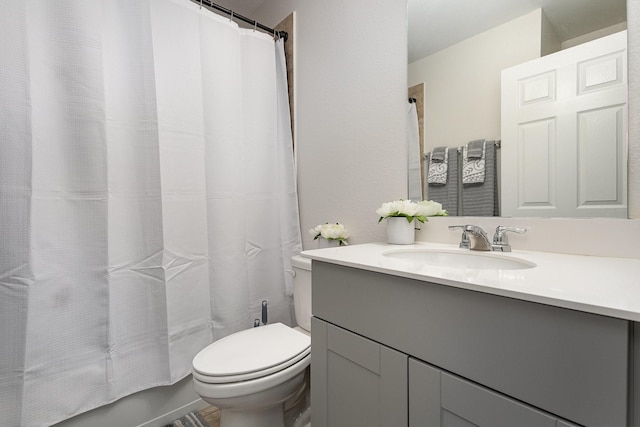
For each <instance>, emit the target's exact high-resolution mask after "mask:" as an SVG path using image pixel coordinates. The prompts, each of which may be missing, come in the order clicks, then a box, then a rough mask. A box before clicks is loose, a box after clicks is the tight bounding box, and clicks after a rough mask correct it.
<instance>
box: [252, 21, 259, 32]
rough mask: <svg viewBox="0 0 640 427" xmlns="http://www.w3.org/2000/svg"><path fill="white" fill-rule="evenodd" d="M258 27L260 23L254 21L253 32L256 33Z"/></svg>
mask: <svg viewBox="0 0 640 427" xmlns="http://www.w3.org/2000/svg"><path fill="white" fill-rule="evenodd" d="M257 27H258V21H253V32H254V33H255V32H256V28H257Z"/></svg>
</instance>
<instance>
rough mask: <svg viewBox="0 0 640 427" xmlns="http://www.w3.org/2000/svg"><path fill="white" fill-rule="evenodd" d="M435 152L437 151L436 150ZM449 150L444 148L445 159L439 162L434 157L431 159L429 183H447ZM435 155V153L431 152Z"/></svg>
mask: <svg viewBox="0 0 640 427" xmlns="http://www.w3.org/2000/svg"><path fill="white" fill-rule="evenodd" d="M442 148H444V147H442ZM434 152H435V151H434ZM448 152H449V151H448V150H447V149H446V148H445V150H444V161H441V162H438V161H435V160H434V159H433V158H431V159H430V161H429V172H428V175H427V183H429V184H441V185H444V184H446V183H447V174H448V169H449V154H448ZM431 154H432V155H433V153H431Z"/></svg>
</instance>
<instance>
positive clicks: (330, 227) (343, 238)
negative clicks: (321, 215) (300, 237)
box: [309, 222, 349, 246]
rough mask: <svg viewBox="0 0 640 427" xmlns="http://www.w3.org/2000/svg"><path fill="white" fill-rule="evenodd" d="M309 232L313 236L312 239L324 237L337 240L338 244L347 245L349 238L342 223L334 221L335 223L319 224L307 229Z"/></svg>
mask: <svg viewBox="0 0 640 427" xmlns="http://www.w3.org/2000/svg"><path fill="white" fill-rule="evenodd" d="M309 233H311V235H312V236H313V240H317V239H319V238H324V239H327V240H329V241H331V240H337V241H339V242H340V246H346V245H347V239H348V238H349V232H348V231H347V229H346V228H344V225H342V224H340V223H339V222H336V223H335V224H329V223H326V224H319V225H316V226H315V228H312V229H310V230H309Z"/></svg>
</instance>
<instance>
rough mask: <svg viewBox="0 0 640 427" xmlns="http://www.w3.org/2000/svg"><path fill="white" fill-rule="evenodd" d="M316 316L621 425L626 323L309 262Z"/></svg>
mask: <svg viewBox="0 0 640 427" xmlns="http://www.w3.org/2000/svg"><path fill="white" fill-rule="evenodd" d="M312 274H313V299H312V301H313V309H312V311H313V314H314V316H316V317H319V318H322V319H324V320H326V321H328V322H330V323H334V324H336V325H339V326H341V327H343V328H346V329H348V330H351V331H353V332H355V333H358V334H361V335H363V336H366V337H368V338H371V339H373V340H375V341H378V342H380V343H382V344H384V345H387V346H390V347H392V348H395V349H397V350H399V351H402V352H404V353H407V354H409V355H410V356H414V357H416V358H418V359H421V360H424V361H426V362H428V363H430V364H432V365H435V366H437V367H439V368H442V369H445V370H448V371H451V372H453V373H455V374H457V375H460V376H462V377H464V378H467V379H469V380H472V381H474V382H476V383H479V384H482V385H484V386H486V387H489V388H492V389H494V390H497V391H499V392H501V393H504V394H506V395H509V396H512V397H514V398H516V399H519V400H521V401H523V402H527V403H529V404H531V405H534V406H537V407H539V408H541V409H543V410H545V411H548V412H550V413H553V414H556V415H559V416H561V417H563V418H566V419H567V420H571V421H573V422H577V423H579V424H583V425H586V426H602V425H620V426H622V425H627V391H628V390H627V389H628V387H627V383H628V379H627V378H628V377H627V376H628V322H626V321H623V320H619V319H613V318H608V317H604V316H598V315H593V314H588V313H583V312H578V311H573V310H567V309H561V308H556V307H551V306H546V305H542V304H536V303H531V302H527V301H521V300H516V299H511V298H505V297H500V296H495V295H489V294H484V293H481V292H473V291H468V290H464V289H458V288H454V287H449V286H442V285H436V284H432V283H428V282H422V281H418V280H412V279H406V278H400V277H396V276H391V275H386V274H381V273H375V272H370V271H365V270H360V269H355V268H349V267H344V266H339V265H333V264H329V263H323V262H319V261H313V269H312Z"/></svg>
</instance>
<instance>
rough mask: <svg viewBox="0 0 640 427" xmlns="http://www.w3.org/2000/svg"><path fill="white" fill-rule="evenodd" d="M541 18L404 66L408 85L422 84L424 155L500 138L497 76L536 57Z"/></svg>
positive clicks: (535, 15) (532, 16) (517, 22)
mask: <svg viewBox="0 0 640 427" xmlns="http://www.w3.org/2000/svg"><path fill="white" fill-rule="evenodd" d="M542 16H543V15H542V10H541V9H537V10H535V11H533V12H531V13H528V14H527V15H524V16H522V17H520V18H517V19H514V20H513V21H510V22H507V23H506V24H503V25H500V26H498V27H495V28H492V29H491V30H488V31H485V32H484V33H481V34H478V35H477V36H474V37H471V38H469V39H467V40H464V41H462V42H460V43H457V44H455V45H454V46H451V47H449V48H447V49H443V50H441V51H440V52H437V53H435V54H433V55H430V56H427V57H426V58H422V59H420V60H417V61H415V62H412V63H411V64H409V66H408V84H409V86H413V85H416V84H419V83H424V85H425V103H424V105H425V110H424V111H425V113H424V117H425V122H424V133H425V152H429V151H431V150H433V148H434V147H440V146H447V147H459V146H461V145H464V144H465V143H467V142H469V141H471V140H474V139H479V138H484V139H487V140H495V139H500V87H501V74H500V72H501V70H502V69H504V68H508V67H511V66H513V65H517V64H521V63H523V62H526V61H529V60H531V59H535V58H539V57H540V52H541V43H542V41H541V40H542V37H541V32H542Z"/></svg>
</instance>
